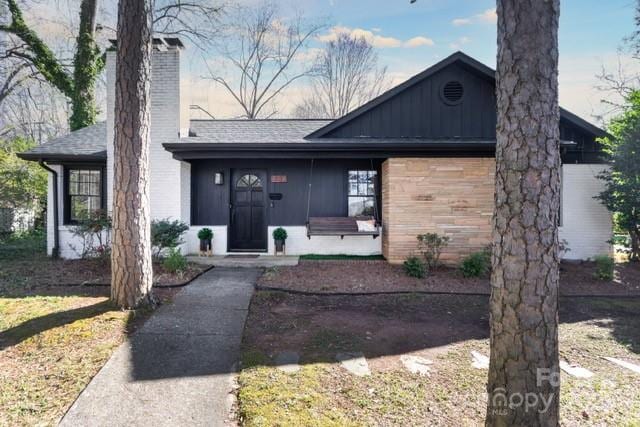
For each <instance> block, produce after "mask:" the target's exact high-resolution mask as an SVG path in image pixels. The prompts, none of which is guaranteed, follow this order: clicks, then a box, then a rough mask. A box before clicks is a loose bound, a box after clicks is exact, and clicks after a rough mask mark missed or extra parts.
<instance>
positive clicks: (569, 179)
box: [560, 164, 613, 260]
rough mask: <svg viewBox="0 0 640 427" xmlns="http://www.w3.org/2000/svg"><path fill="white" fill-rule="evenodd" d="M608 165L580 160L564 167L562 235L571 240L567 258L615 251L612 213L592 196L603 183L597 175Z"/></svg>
mask: <svg viewBox="0 0 640 427" xmlns="http://www.w3.org/2000/svg"><path fill="white" fill-rule="evenodd" d="M606 167H607V166H605V165H597V164H580V165H571V164H567V165H563V167H562V225H561V227H560V239H565V240H567V242H568V243H569V248H570V249H571V251H569V253H567V254H566V255H565V256H564V258H565V259H573V260H579V259H582V260H584V259H589V258H593V257H594V256H595V255H602V254H612V247H611V245H610V244H609V243H607V240H609V239H611V236H612V234H613V231H612V230H613V228H612V220H611V213H609V211H608V210H607V209H606V208H605V207H604V206H603V205H602V204H601V203H600V201H598V200H596V199H594V198H593V196H595V195H597V194H598V193H600V191H602V189H603V187H604V185H603V182H602V181H601V180H599V179H598V178H597V175H598V174H599V173H600V172H601V171H602V170H604V169H605V168H606Z"/></svg>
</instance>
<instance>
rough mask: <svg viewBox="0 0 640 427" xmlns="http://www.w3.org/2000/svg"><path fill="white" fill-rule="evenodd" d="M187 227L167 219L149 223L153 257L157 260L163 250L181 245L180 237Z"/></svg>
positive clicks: (179, 222) (177, 221)
mask: <svg viewBox="0 0 640 427" xmlns="http://www.w3.org/2000/svg"><path fill="white" fill-rule="evenodd" d="M188 229H189V226H188V225H187V224H185V223H184V222H182V221H179V220H175V221H170V220H169V219H161V220H153V221H151V246H153V248H154V252H153V256H154V257H155V258H159V257H160V255H161V254H162V252H163V251H164V250H165V249H171V248H175V247H177V246H178V245H180V244H182V243H183V241H182V235H183V234H184V232H185V231H187V230H188Z"/></svg>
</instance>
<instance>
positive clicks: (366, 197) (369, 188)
mask: <svg viewBox="0 0 640 427" xmlns="http://www.w3.org/2000/svg"><path fill="white" fill-rule="evenodd" d="M376 176H377V172H376V171H372V170H359V171H349V216H375V207H374V206H375V203H376V197H375V194H376V193H375V191H376Z"/></svg>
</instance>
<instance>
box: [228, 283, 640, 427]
mask: <svg viewBox="0 0 640 427" xmlns="http://www.w3.org/2000/svg"><path fill="white" fill-rule="evenodd" d="M260 294H261V292H258V293H257V294H256V296H255V297H254V299H253V300H252V304H251V307H250V314H249V318H248V320H247V328H246V329H245V335H244V338H243V354H244V356H243V366H242V370H241V373H240V376H239V385H240V388H239V391H238V404H239V413H240V414H241V416H242V419H241V421H242V423H243V424H244V425H248V426H267V425H295V426H319V425H334V424H335V423H339V424H341V425H360V426H370V425H385V426H387V425H398V426H405V425H457V426H473V425H481V424H483V420H484V416H485V411H486V394H485V393H486V391H485V387H486V380H487V370H481V369H476V368H474V367H473V366H472V365H471V356H470V352H471V351H472V350H474V351H478V352H480V353H483V354H485V355H488V354H489V340H488V330H487V331H486V336H484V337H483V336H477V335H474V334H468V335H465V330H467V329H468V327H469V323H468V322H472V323H478V324H487V323H486V322H487V315H488V313H487V309H488V306H487V298H486V297H469V296H467V297H452V296H420V295H412V296H411V297H410V298H409V297H407V296H403V297H396V296H379V297H307V296H299V295H289V294H285V293H282V294H279V295H278V296H277V298H276V297H275V295H274V294H273V293H270V294H269V296H268V297H265V298H262V297H261V296H260ZM357 301H360V302H357ZM434 312H435V313H434ZM639 314H640V299H609V298H581V299H579V300H576V299H570V298H563V299H561V315H560V319H561V324H560V330H559V334H560V356H561V358H562V359H563V360H566V361H568V362H569V363H575V364H578V365H579V366H582V367H584V368H587V369H589V370H591V371H592V372H593V373H594V377H592V378H590V379H586V380H585V379H578V378H574V377H570V376H568V375H566V374H565V373H564V372H563V373H562V388H561V396H560V400H561V423H562V424H563V425H593V426H601V425H623V426H639V425H640V395H639V394H638V392H637V390H638V389H640V376H639V375H637V374H634V373H633V372H631V371H625V370H624V369H621V368H620V367H617V366H616V365H613V364H611V363H610V362H608V361H606V360H604V359H603V358H602V357H603V356H612V357H618V358H621V359H624V360H628V361H630V362H632V363H636V364H640V332H639V331H640V316H639ZM440 318H442V319H443V321H444V322H445V323H444V324H445V325H447V327H448V326H450V327H451V329H447V330H445V331H443V335H440V336H439V338H440V339H438V337H434V334H435V331H437V330H442V328H443V323H439V322H438V319H440ZM290 319H295V322H294V321H293V320H290ZM260 322H262V323H260ZM283 322H288V323H289V327H288V328H287V331H286V333H282V330H281V325H282V323H283ZM422 336H424V337H425V338H424V341H419V340H420V337H422ZM430 337H431V338H430ZM443 337H445V339H446V340H447V341H446V342H444V343H443V342H442V341H441V338H443ZM446 337H448V338H446ZM292 350H293V351H298V352H299V353H300V356H301V362H300V364H301V369H300V371H298V372H296V373H292V374H287V373H284V372H282V371H280V370H279V369H277V368H276V367H275V366H274V357H275V355H276V354H277V353H278V352H280V351H292ZM354 350H360V351H362V352H363V353H364V354H365V356H366V358H367V361H368V363H369V366H370V368H371V371H372V374H371V375H370V376H366V377H357V376H354V375H351V374H349V373H347V372H346V371H345V370H344V369H343V368H342V367H341V366H340V365H339V364H338V363H336V362H335V359H334V356H335V354H336V353H337V352H343V351H354ZM409 353H412V354H417V355H420V356H422V357H426V358H428V359H431V360H433V361H434V363H433V365H432V370H431V373H430V375H429V376H419V375H414V374H411V373H409V372H408V371H406V370H405V369H404V368H403V366H402V364H401V363H400V360H399V359H400V356H401V355H402V354H409Z"/></svg>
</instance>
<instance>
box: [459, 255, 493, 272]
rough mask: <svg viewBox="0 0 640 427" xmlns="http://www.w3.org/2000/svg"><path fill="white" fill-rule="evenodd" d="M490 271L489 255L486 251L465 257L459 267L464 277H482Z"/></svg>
mask: <svg viewBox="0 0 640 427" xmlns="http://www.w3.org/2000/svg"><path fill="white" fill-rule="evenodd" d="M490 270H491V253H490V252H488V251H481V252H474V253H472V254H471V255H469V256H467V257H465V258H464V259H463V260H462V264H461V265H460V271H462V275H463V276H464V277H467V278H469V277H482V276H485V275H486V274H487V273H488V272H489V271H490Z"/></svg>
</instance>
